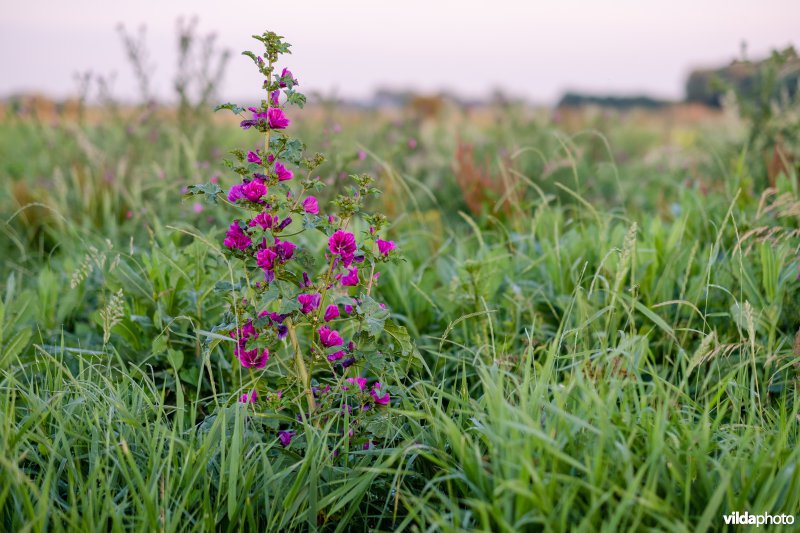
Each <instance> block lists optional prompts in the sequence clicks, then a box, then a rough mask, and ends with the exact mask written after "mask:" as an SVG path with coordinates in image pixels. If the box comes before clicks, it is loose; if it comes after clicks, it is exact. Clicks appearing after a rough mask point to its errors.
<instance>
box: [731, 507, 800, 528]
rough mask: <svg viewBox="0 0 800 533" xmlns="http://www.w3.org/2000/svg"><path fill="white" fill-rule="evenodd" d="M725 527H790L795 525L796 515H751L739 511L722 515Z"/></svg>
mask: <svg viewBox="0 0 800 533" xmlns="http://www.w3.org/2000/svg"><path fill="white" fill-rule="evenodd" d="M722 519H723V520H724V521H725V525H728V526H731V525H735V526H756V527H759V526H764V525H770V526H772V525H777V526H783V525H785V526H790V525H792V524H794V515H790V514H768V513H763V514H750V513H748V512H747V511H745V512H743V513H740V512H738V511H736V512H733V513H730V514H724V515H722Z"/></svg>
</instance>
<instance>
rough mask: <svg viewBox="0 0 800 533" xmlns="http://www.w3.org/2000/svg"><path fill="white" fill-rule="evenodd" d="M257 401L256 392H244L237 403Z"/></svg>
mask: <svg viewBox="0 0 800 533" xmlns="http://www.w3.org/2000/svg"><path fill="white" fill-rule="evenodd" d="M257 399H258V392H257V391H255V390H252V391H250V392H245V393H244V394H242V395H241V396H240V397H239V403H256V400H257Z"/></svg>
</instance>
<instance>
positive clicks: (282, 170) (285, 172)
mask: <svg viewBox="0 0 800 533" xmlns="http://www.w3.org/2000/svg"><path fill="white" fill-rule="evenodd" d="M275 174H277V175H278V181H288V180H290V179H292V178H293V177H294V172H292V171H291V170H289V169H288V168H286V167H285V166H284V165H283V164H281V162H280V161H279V162H277V163H275Z"/></svg>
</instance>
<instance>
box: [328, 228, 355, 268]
mask: <svg viewBox="0 0 800 533" xmlns="http://www.w3.org/2000/svg"><path fill="white" fill-rule="evenodd" d="M328 249H329V250H330V251H331V253H333V254H336V255H338V256H340V257H341V258H342V261H343V262H344V264H345V266H350V263H352V262H353V254H355V252H356V236H355V235H353V234H352V233H348V232H346V231H342V230H337V231H336V232H335V233H334V234H333V235H331V236H330V238H329V239H328Z"/></svg>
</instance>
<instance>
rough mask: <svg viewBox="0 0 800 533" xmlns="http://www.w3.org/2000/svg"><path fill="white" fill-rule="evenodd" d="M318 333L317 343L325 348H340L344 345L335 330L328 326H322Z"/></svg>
mask: <svg viewBox="0 0 800 533" xmlns="http://www.w3.org/2000/svg"><path fill="white" fill-rule="evenodd" d="M317 333H319V342H320V343H322V345H323V346H324V347H326V348H330V347H331V346H341V345H342V344H344V341H343V340H342V336H341V335H339V332H338V331H336V330H335V329H330V328H329V327H328V326H322V327H320V328H319V329H318V330H317Z"/></svg>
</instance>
